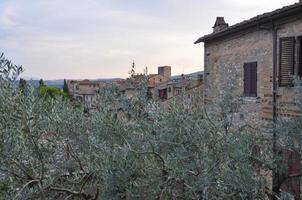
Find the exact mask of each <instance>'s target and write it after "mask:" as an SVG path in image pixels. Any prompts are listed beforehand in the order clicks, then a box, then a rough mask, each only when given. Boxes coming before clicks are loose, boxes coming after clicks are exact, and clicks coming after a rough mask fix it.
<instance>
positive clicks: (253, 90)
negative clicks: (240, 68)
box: [244, 62, 257, 97]
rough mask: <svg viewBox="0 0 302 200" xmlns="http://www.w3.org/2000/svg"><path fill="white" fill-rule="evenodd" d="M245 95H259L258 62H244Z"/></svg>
mask: <svg viewBox="0 0 302 200" xmlns="http://www.w3.org/2000/svg"><path fill="white" fill-rule="evenodd" d="M244 96H247V97H257V63H256V62H253V63H245V64H244Z"/></svg>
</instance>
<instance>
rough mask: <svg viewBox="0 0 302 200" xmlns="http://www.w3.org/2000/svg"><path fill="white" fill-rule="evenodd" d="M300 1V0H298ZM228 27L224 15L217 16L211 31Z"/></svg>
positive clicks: (215, 31)
mask: <svg viewBox="0 0 302 200" xmlns="http://www.w3.org/2000/svg"><path fill="white" fill-rule="evenodd" d="M300 1H302V0H300ZM228 27H229V24H227V23H225V21H224V17H217V18H216V22H215V24H214V26H213V31H214V33H217V32H220V31H223V30H225V29H227V28H228Z"/></svg>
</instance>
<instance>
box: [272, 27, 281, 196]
mask: <svg viewBox="0 0 302 200" xmlns="http://www.w3.org/2000/svg"><path fill="white" fill-rule="evenodd" d="M277 31H278V30H277V28H276V26H275V24H274V23H273V30H272V34H273V158H274V162H275V167H276V168H275V169H274V171H273V188H272V189H273V195H274V196H273V197H272V200H277V197H276V196H275V195H279V193H280V184H279V175H278V163H277V157H278V150H277V133H276V123H277V40H278V37H277Z"/></svg>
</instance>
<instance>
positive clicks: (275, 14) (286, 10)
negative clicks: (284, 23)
mask: <svg viewBox="0 0 302 200" xmlns="http://www.w3.org/2000/svg"><path fill="white" fill-rule="evenodd" d="M301 13H302V3H295V4H292V5H289V6H285V7H283V8H280V9H277V10H274V11H272V12H268V13H264V14H262V15H257V16H256V17H253V18H251V19H249V20H245V21H243V22H240V23H238V24H235V25H233V26H230V27H228V28H226V29H225V30H223V31H220V32H216V33H211V34H208V35H205V36H203V37H201V38H199V39H198V40H197V41H196V42H194V44H198V43H201V42H206V41H209V40H213V39H217V38H220V37H223V36H226V35H230V34H233V33H236V32H239V31H242V30H245V29H247V28H251V27H254V26H258V25H259V24H261V23H266V22H270V21H273V20H276V19H280V18H282V17H288V16H291V15H295V14H301Z"/></svg>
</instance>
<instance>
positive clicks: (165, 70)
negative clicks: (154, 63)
mask: <svg viewBox="0 0 302 200" xmlns="http://www.w3.org/2000/svg"><path fill="white" fill-rule="evenodd" d="M158 74H159V75H162V76H165V77H167V78H171V67H170V66H160V67H158Z"/></svg>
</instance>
